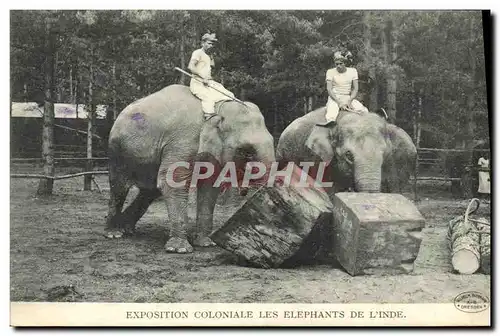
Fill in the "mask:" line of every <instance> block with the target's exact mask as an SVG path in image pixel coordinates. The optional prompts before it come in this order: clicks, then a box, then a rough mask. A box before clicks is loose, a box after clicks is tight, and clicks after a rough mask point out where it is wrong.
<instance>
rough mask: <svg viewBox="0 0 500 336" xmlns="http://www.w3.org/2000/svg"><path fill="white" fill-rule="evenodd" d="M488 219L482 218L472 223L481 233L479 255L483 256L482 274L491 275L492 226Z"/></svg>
mask: <svg viewBox="0 0 500 336" xmlns="http://www.w3.org/2000/svg"><path fill="white" fill-rule="evenodd" d="M485 221H486V222H487V220H486V218H480V219H479V221H472V223H474V224H475V226H476V228H477V229H478V231H479V246H480V248H479V254H480V255H481V266H480V267H479V269H480V270H481V273H484V274H490V273H491V226H490V224H489V223H484V222H485Z"/></svg>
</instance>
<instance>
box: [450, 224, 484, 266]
mask: <svg viewBox="0 0 500 336" xmlns="http://www.w3.org/2000/svg"><path fill="white" fill-rule="evenodd" d="M475 231H476V230H475V228H474V226H472V224H471V223H470V222H469V221H465V219H464V216H458V217H456V218H454V219H453V220H451V221H450V223H449V226H448V240H449V249H450V254H451V265H452V266H453V269H454V270H455V271H457V272H458V273H460V274H473V273H475V272H476V271H477V270H478V269H479V266H480V261H481V254H480V246H479V234H477V233H475Z"/></svg>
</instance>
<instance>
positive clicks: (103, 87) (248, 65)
mask: <svg viewBox="0 0 500 336" xmlns="http://www.w3.org/2000/svg"><path fill="white" fill-rule="evenodd" d="M47 20H51V22H53V24H52V32H51V33H54V34H57V36H58V38H57V42H58V43H57V46H56V48H57V53H56V59H57V64H56V83H55V91H56V99H57V101H58V102H71V101H75V100H78V102H79V103H86V102H87V99H88V90H89V89H88V88H89V82H90V81H91V82H92V87H93V100H94V101H95V103H99V104H108V105H110V106H111V105H113V104H116V108H117V111H119V110H121V109H122V108H123V107H125V106H126V105H127V104H129V103H131V102H132V101H134V100H136V99H139V98H141V97H143V96H145V95H148V94H150V93H152V92H154V91H156V90H159V89H161V88H163V87H164V86H167V85H169V84H172V83H179V82H180V81H181V74H180V73H178V72H175V71H174V70H173V68H174V67H175V66H180V67H182V68H184V69H186V68H187V62H188V61H189V57H190V55H191V52H192V51H193V50H194V49H195V48H198V47H199V46H200V41H199V40H200V36H201V35H202V34H203V33H205V32H207V31H211V32H215V33H216V34H217V36H218V38H219V41H220V42H219V43H218V46H217V48H216V49H217V50H216V51H215V55H214V56H215V61H216V68H215V77H216V79H218V80H219V81H221V82H223V83H224V85H225V86H226V87H227V88H228V89H230V90H231V91H233V92H235V93H236V95H237V96H238V97H241V98H243V99H248V100H252V101H254V102H255V103H257V104H258V105H259V106H260V107H261V109H262V110H263V111H264V113H265V116H266V122H267V124H268V127H269V128H270V129H271V130H273V132H274V135H275V136H279V133H280V132H281V131H282V130H283V129H284V128H285V127H286V126H287V125H288V123H289V122H291V121H292V120H293V119H295V118H297V117H298V116H300V115H302V114H304V111H307V110H309V108H317V107H320V106H322V105H324V104H325V103H326V98H327V93H326V85H325V82H324V76H325V74H326V70H327V69H328V68H330V67H332V66H333V61H332V55H333V52H334V51H335V50H337V49H339V48H346V49H349V50H350V51H351V52H352V53H353V54H354V64H353V66H355V67H356V68H357V69H358V72H359V73H360V94H361V99H363V101H364V102H365V101H366V100H367V99H368V98H367V97H368V96H369V95H370V94H371V93H373V92H375V95H374V97H376V99H377V104H378V106H386V104H387V94H388V89H387V79H388V76H392V75H394V76H395V80H396V81H397V92H396V98H397V108H396V109H397V115H396V116H397V119H396V121H397V123H398V124H399V125H401V126H402V127H403V128H405V129H406V130H407V131H408V132H409V133H410V134H412V132H413V125H412V124H413V120H414V117H415V115H416V113H417V109H418V103H417V102H418V98H421V99H422V120H421V123H422V125H423V127H422V132H423V133H422V143H421V145H422V146H436V147H447V146H455V145H458V143H459V142H460V141H465V140H467V141H470V140H471V137H472V136H475V135H476V134H477V135H479V136H482V137H486V138H488V137H489V135H488V113H487V104H486V101H487V99H486V81H485V73H486V69H485V61H484V58H485V55H484V44H483V36H482V32H483V30H482V16H481V13H480V12H478V11H476V12H472V11H422V12H419V11H405V12H402V11H377V12H369V11H292V10H290V11H288V10H287V11H265V10H262V11H233V10H217V11H186V10H177V11H151V10H106V11H89V10H84V11H76V10H67V11H27V10H24V11H11V90H12V99H13V101H39V102H40V101H43V97H44V95H43V89H44V72H43V69H44V60H45V50H44V41H45V39H46V38H47V34H48V33H49V32H47V31H45V23H46V22H47ZM388 27H390V29H391V31H390V34H389V35H388V29H389V28H388ZM388 37H389V38H390V40H389V42H388V40H387V38H388ZM388 43H389V44H388ZM388 46H389V47H391V48H394V51H395V53H394V54H395V55H397V57H396V59H392V58H391V57H388V50H387V49H384V48H388ZM91 64H92V69H93V76H92V78H90V65H91ZM185 83H187V81H185ZM374 90H375V91H374ZM311 102H312V105H311ZM308 104H309V105H308ZM365 104H366V103H365ZM471 114H472V118H471V117H470V116H471ZM471 123H473V124H474V125H473V129H474V135H471V134H469V133H467V132H464V129H465V128H466V126H468V125H470V124H471Z"/></svg>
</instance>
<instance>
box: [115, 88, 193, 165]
mask: <svg viewBox="0 0 500 336" xmlns="http://www.w3.org/2000/svg"><path fill="white" fill-rule="evenodd" d="M202 123H203V117H202V111H201V104H200V102H199V100H198V99H197V98H196V97H194V96H193V95H192V94H191V92H190V90H189V87H187V86H184V85H177V84H176V85H170V86H167V87H165V88H163V89H161V90H159V91H157V92H154V93H152V94H150V95H148V96H146V97H144V98H142V99H139V100H137V101H134V102H133V103H131V104H129V105H128V106H127V107H125V108H124V109H123V110H122V112H121V113H120V114H119V115H118V117H117V119H116V120H115V123H114V124H113V127H112V128H111V131H110V135H109V147H110V150H111V151H113V150H118V151H120V152H121V153H122V154H123V152H127V153H128V152H131V153H128V154H130V155H131V156H137V157H140V158H141V159H143V160H146V161H148V157H157V156H158V153H156V152H154V151H157V150H161V148H162V144H165V143H168V142H172V141H173V140H182V139H185V140H189V139H188V138H196V137H197V136H199V130H200V128H201V126H202ZM132 152H133V153H132Z"/></svg>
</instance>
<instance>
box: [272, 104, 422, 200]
mask: <svg viewBox="0 0 500 336" xmlns="http://www.w3.org/2000/svg"><path fill="white" fill-rule="evenodd" d="M324 115H325V107H320V108H318V109H315V110H313V111H310V112H309V113H307V114H306V115H304V116H302V117H299V118H297V119H295V120H294V121H293V122H291V123H290V124H289V125H288V126H287V127H286V128H285V130H284V131H283V132H282V134H281V136H280V138H279V141H278V144H277V146H276V159H277V160H278V161H279V162H280V167H283V165H284V164H285V163H289V162H294V163H295V164H296V165H299V166H300V162H306V161H309V162H310V161H312V162H315V164H316V166H317V164H318V163H320V162H326V163H327V164H328V166H327V169H326V170H325V177H326V178H327V180H328V181H330V182H333V185H332V186H331V187H327V188H326V189H327V191H328V193H329V194H330V195H331V194H332V193H333V194H334V193H336V192H341V191H355V192H402V189H403V188H404V187H405V185H406V184H407V183H408V181H409V178H410V173H411V172H413V171H414V169H415V158H416V155H417V150H416V147H415V145H414V144H413V141H412V139H411V138H410V136H409V135H408V134H407V133H406V132H405V131H404V130H403V129H401V128H399V127H397V126H396V125H394V124H391V123H389V122H388V121H386V120H385V119H384V118H382V117H381V116H379V115H378V114H376V113H372V112H368V113H363V114H359V113H356V112H349V111H341V112H340V114H339V116H338V117H337V120H336V123H335V124H330V125H329V126H318V125H316V124H317V123H320V122H324ZM310 171H311V170H310ZM309 175H311V176H313V175H312V174H311V173H309ZM313 177H314V176H313Z"/></svg>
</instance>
